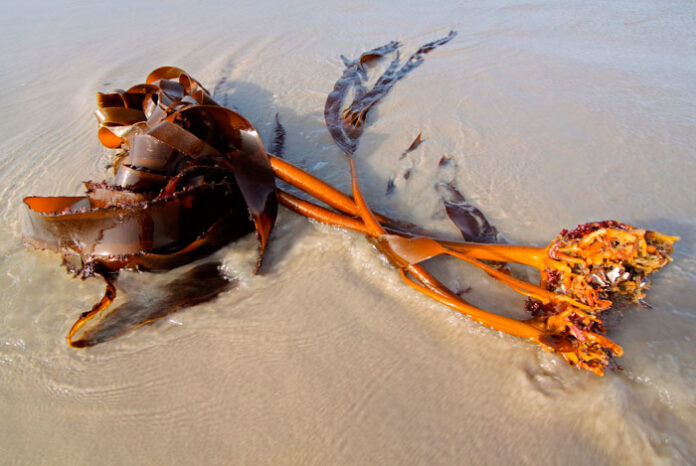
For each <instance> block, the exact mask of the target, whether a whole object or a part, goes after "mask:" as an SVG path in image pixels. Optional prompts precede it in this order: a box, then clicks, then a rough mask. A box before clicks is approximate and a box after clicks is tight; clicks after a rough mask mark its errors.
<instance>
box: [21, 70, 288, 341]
mask: <svg viewBox="0 0 696 466" xmlns="http://www.w3.org/2000/svg"><path fill="white" fill-rule="evenodd" d="M97 104H98V110H97V112H96V114H97V119H98V120H99V124H100V128H99V132H98V135H99V139H100V141H101V142H102V143H103V144H104V145H105V146H107V147H110V148H118V149H120V152H119V153H117V154H116V157H115V158H116V162H115V163H114V168H115V171H116V173H115V176H114V178H113V179H112V180H110V181H109V182H101V183H95V182H88V183H86V185H87V193H86V195H85V196H79V197H73V196H70V197H28V198H26V199H25V200H24V202H25V203H26V205H27V206H28V207H29V213H28V221H27V227H26V228H25V232H24V240H25V242H26V243H28V244H30V245H32V246H34V247H37V248H41V249H51V250H55V251H57V252H60V253H61V254H63V256H64V258H65V260H66V262H67V263H69V264H71V269H72V270H73V271H75V272H76V273H79V274H81V275H82V276H83V277H87V276H91V275H99V276H102V277H103V278H104V279H105V281H106V288H107V291H106V294H105V296H104V298H103V299H102V301H101V302H100V303H99V304H97V305H95V308H93V309H92V311H90V312H89V313H88V314H89V315H90V316H91V315H95V314H96V312H95V311H96V310H103V309H104V308H106V307H108V305H109V303H110V302H111V301H112V300H113V298H114V296H115V288H114V286H113V283H112V282H113V280H114V276H113V273H112V272H113V271H118V270H120V269H137V270H166V269H171V268H174V267H177V266H179V265H182V264H185V263H188V262H191V261H192V260H195V259H198V258H200V257H203V256H205V255H208V254H210V253H212V252H214V251H215V250H217V249H219V248H220V247H222V246H224V245H226V244H228V243H229V242H230V241H232V240H234V239H236V238H238V237H240V236H241V235H244V234H247V233H248V232H250V231H252V230H254V228H255V229H256V232H257V236H258V239H259V246H260V247H259V249H260V252H259V259H258V262H257V269H258V267H259V266H260V265H261V258H262V254H263V251H264V249H265V246H266V243H267V241H268V236H269V235H270V232H271V229H272V228H273V224H274V222H275V218H276V213H277V200H276V188H275V177H274V175H273V171H272V169H271V165H270V162H269V160H268V156H267V155H266V151H265V148H264V146H263V143H262V142H261V139H260V138H259V136H258V133H257V132H256V130H255V129H254V127H253V126H252V125H251V124H250V123H249V122H248V121H247V120H246V119H245V118H244V117H242V116H241V115H239V114H237V113H235V112H233V111H231V110H229V109H226V108H223V107H220V106H218V105H217V104H216V103H215V101H213V99H212V98H211V97H210V95H209V94H208V92H207V91H206V90H205V88H203V86H201V85H200V84H199V83H198V82H197V81H196V80H195V79H193V78H191V77H190V76H189V75H188V74H186V73H185V72H184V71H182V70H181V69H179V68H175V67H162V68H158V69H156V70H154V71H153V72H152V73H150V75H149V76H148V77H147V80H146V83H145V84H139V85H136V86H133V87H132V88H130V89H129V90H127V91H114V92H112V93H107V94H102V93H99V94H98V95H97ZM98 308H99V309H98ZM81 321H84V318H82V319H81ZM74 330H76V329H75V328H73V331H74ZM72 333H73V332H72V331H71V335H72ZM68 341H69V343H72V341H71V339H70V335H69V337H68Z"/></svg>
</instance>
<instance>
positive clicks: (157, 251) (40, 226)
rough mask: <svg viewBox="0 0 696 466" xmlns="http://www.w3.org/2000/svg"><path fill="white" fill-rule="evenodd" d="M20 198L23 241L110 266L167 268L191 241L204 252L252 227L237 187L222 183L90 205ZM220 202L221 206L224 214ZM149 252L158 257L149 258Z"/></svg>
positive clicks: (84, 200)
mask: <svg viewBox="0 0 696 466" xmlns="http://www.w3.org/2000/svg"><path fill="white" fill-rule="evenodd" d="M24 202H25V204H26V205H27V206H28V207H29V213H28V215H27V221H26V222H25V228H24V230H25V231H24V240H25V242H27V243H28V244H30V245H32V246H34V247H37V248H41V249H51V250H55V251H57V252H60V253H62V254H64V255H77V256H80V257H81V258H82V260H83V262H85V263H88V262H95V261H96V262H99V263H102V264H104V265H106V266H107V267H108V268H109V269H111V270H117V269H119V268H133V267H134V266H139V267H142V268H148V269H154V270H159V269H162V268H169V267H168V266H169V265H171V264H172V263H178V262H179V261H180V260H176V261H174V260H173V259H174V258H177V257H180V256H181V252H182V251H183V250H187V248H190V245H191V244H197V245H198V246H199V247H200V248H201V253H203V252H204V251H208V250H210V249H211V248H212V247H216V248H219V247H221V246H223V245H224V244H227V243H228V242H229V241H232V240H234V239H236V238H238V237H240V236H242V235H245V234H247V233H249V232H250V231H251V230H252V229H253V225H252V223H251V222H250V221H249V220H248V216H247V211H246V207H245V202H244V199H243V197H242V195H241V193H240V192H239V190H238V189H237V190H235V189H234V187H233V186H232V185H229V184H222V183H219V184H204V185H201V186H197V187H192V188H190V189H187V190H185V191H180V192H176V193H174V194H172V195H170V196H167V197H163V198H158V199H156V200H153V201H143V202H136V203H131V204H115V205H109V206H99V207H91V205H90V199H89V198H88V197H86V196H83V197H28V198H26V199H25V200H24ZM221 205H224V206H226V209H225V211H224V213H223V215H220V206H221ZM221 222H222V224H221ZM204 245H205V248H203V246H204ZM208 253H209V252H208ZM148 254H152V255H154V256H155V257H156V259H157V260H153V261H148V260H147V257H148ZM168 256H169V257H170V258H171V259H172V261H168V260H166V259H167V257H168ZM177 265H179V264H177ZM164 266H167V267H164Z"/></svg>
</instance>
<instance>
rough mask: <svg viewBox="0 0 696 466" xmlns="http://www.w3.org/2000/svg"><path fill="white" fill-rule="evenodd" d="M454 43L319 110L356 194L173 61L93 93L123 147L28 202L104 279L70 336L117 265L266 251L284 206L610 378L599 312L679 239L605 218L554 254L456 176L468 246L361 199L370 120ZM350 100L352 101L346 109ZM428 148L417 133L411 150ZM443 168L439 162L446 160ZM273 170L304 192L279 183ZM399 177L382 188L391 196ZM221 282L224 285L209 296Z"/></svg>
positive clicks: (424, 285) (110, 291) (76, 263)
mask: <svg viewBox="0 0 696 466" xmlns="http://www.w3.org/2000/svg"><path fill="white" fill-rule="evenodd" d="M455 36H456V34H455V33H454V32H450V34H448V35H447V36H445V37H443V38H441V39H438V40H435V41H433V42H430V43H428V44H425V45H423V46H422V47H420V48H419V49H418V50H417V51H416V52H415V53H414V54H412V55H411V56H410V57H409V58H408V59H407V60H406V61H405V62H403V63H402V62H401V59H400V55H399V52H398V50H399V48H400V47H401V44H399V43H397V42H390V43H388V44H386V45H384V46H381V47H377V48H375V49H373V50H370V51H368V52H365V53H363V54H362V55H361V56H360V57H359V58H357V59H355V60H351V59H348V58H345V57H344V59H343V61H344V64H345V70H344V72H343V74H342V76H341V77H340V79H339V80H338V81H337V82H336V84H335V86H334V88H333V90H332V91H331V93H330V94H329V95H328V98H327V100H326V104H325V107H324V117H325V122H326V126H327V129H328V130H329V133H330V134H331V136H332V138H333V139H334V141H335V143H336V145H337V146H338V147H339V148H340V149H341V150H342V151H343V153H344V154H345V155H346V159H347V162H348V168H349V172H350V176H351V180H352V189H351V191H352V192H351V195H347V194H344V193H342V192H340V191H339V190H337V189H336V188H334V187H332V186H331V185H329V184H327V183H325V182H323V181H321V180H319V179H317V178H316V177H314V176H312V175H311V174H309V173H307V172H305V171H303V170H301V169H299V168H297V167H295V166H293V165H292V164H290V163H288V162H287V161H285V160H283V159H282V153H281V152H282V150H283V147H284V136H285V130H284V129H283V128H282V125H280V121H279V119H278V117H277V116H276V131H275V135H276V138H275V141H274V142H273V144H272V147H273V149H274V150H275V151H276V152H277V153H276V154H269V153H267V152H266V150H265V148H264V146H263V143H262V142H261V140H260V138H259V136H258V133H257V132H256V130H255V129H254V128H253V126H252V125H251V124H250V123H249V122H248V121H247V120H246V119H245V118H244V117H242V116H241V115H239V114H237V113H235V112H233V111H231V110H228V109H226V108H223V107H221V106H219V105H218V104H217V103H215V101H214V100H213V99H212V97H211V96H210V94H209V93H208V92H207V91H206V90H205V88H204V87H203V86H202V85H201V84H200V83H198V81H196V80H195V79H193V78H192V77H191V76H190V75H188V74H187V73H185V72H184V71H182V70H180V69H179V68H176V67H163V68H158V69H156V70H155V71H153V72H152V73H151V74H150V75H149V76H148V78H147V79H146V82H145V83H144V84H139V85H136V86H133V87H131V88H130V89H129V90H127V91H115V92H112V93H108V94H101V93H100V94H98V99H97V101H98V110H97V118H98V120H99V132H98V135H99V139H100V140H101V142H102V143H103V144H104V145H105V146H107V147H110V148H113V149H116V150H117V152H116V154H115V156H114V162H113V165H114V169H115V175H114V178H113V179H112V180H110V181H102V182H88V183H87V184H86V187H87V192H86V194H85V195H84V196H79V197H51V198H46V197H28V198H26V199H25V203H26V204H27V206H28V207H29V227H28V229H27V231H26V232H25V241H26V242H27V243H29V244H31V245H33V246H35V247H40V248H48V249H53V250H56V251H58V252H60V253H62V254H63V256H64V257H65V259H66V262H68V263H70V264H73V265H72V266H71V267H72V270H73V271H77V272H79V273H80V274H81V275H82V276H83V277H86V276H91V275H100V276H102V277H103V278H104V279H105V280H106V285H107V290H106V293H105V296H104V298H103V299H102V300H101V301H100V302H99V303H97V304H96V305H95V306H94V307H93V309H92V310H91V311H89V312H87V313H85V314H83V315H82V316H81V317H80V319H79V320H78V322H76V323H75V325H74V326H73V329H72V330H71V331H70V332H69V334H68V341H69V343H70V344H71V345H75V346H85V345H86V343H85V340H84V339H83V340H80V339H79V338H77V339H76V333H77V332H78V331H79V330H80V329H81V328H82V327H83V326H84V325H85V324H86V323H87V322H88V321H89V320H90V319H92V318H93V317H95V316H96V315H98V314H103V313H104V311H105V310H106V309H107V308H108V306H109V305H110V304H111V302H112V301H113V299H114V297H115V295H116V288H115V281H116V273H117V271H118V270H120V269H138V270H161V269H168V268H173V267H177V266H178V265H181V264H183V263H186V262H190V261H191V260H193V259H196V258H198V257H202V256H204V255H207V254H210V253H211V252H213V251H214V250H216V249H218V248H219V247H221V246H223V245H225V244H227V243H229V242H230V241H232V240H234V239H236V238H237V237H239V236H241V235H243V234H245V233H247V232H249V231H251V230H253V229H255V230H256V232H257V234H258V238H259V244H260V251H261V253H263V250H264V248H265V245H266V243H267V241H268V237H269V235H270V232H271V229H272V227H273V224H274V222H275V217H276V210H277V203H278V202H279V203H280V204H282V205H284V206H286V207H288V208H289V209H291V210H293V211H295V212H297V213H299V214H301V215H303V216H306V217H309V218H313V219H315V220H318V221H320V222H325V223H328V224H331V225H337V226H341V227H344V228H348V229H351V230H355V231H358V232H360V233H363V234H365V235H366V236H367V237H368V239H369V240H370V241H371V242H372V243H373V244H374V245H375V246H376V247H377V248H378V249H379V250H380V251H381V252H382V253H383V254H384V255H385V256H386V257H387V258H388V259H389V261H390V262H391V264H392V265H393V266H394V267H395V268H396V269H397V270H398V271H399V273H400V275H401V276H402V278H403V280H404V281H405V282H406V283H407V284H408V285H409V286H411V287H412V288H414V289H416V290H418V291H419V292H421V293H423V294H425V295H427V296H429V297H431V298H433V299H435V300H436V301H438V302H440V303H442V304H444V305H446V306H448V307H450V308H452V309H455V310H456V311H458V312H461V313H463V314H465V315H467V316H470V317H471V318H472V319H474V320H475V321H477V322H479V323H481V324H482V325H485V326H487V327H491V328H494V329H496V330H500V331H502V332H505V333H508V334H511V335H514V336H518V337H521V338H525V339H527V340H530V341H532V342H535V343H537V344H539V345H540V346H542V347H543V348H545V349H547V350H550V351H555V352H557V353H559V354H560V355H561V356H562V357H563V358H564V359H565V360H566V361H568V362H569V363H570V364H572V365H576V366H578V367H580V368H583V369H586V370H589V371H591V372H593V373H595V374H598V375H601V374H603V373H604V370H605V369H606V368H607V367H610V366H611V365H612V357H613V356H621V354H622V352H623V350H622V349H621V347H620V346H618V345H617V344H616V343H614V342H612V341H611V340H609V339H608V338H607V337H606V336H605V332H606V329H605V327H604V323H603V321H602V316H603V314H604V312H606V311H607V310H608V309H609V308H610V307H611V306H612V304H613V303H614V301H615V300H616V299H617V298H624V299H626V300H628V301H630V302H633V303H642V302H643V301H642V300H643V298H644V297H645V292H646V290H647V289H648V287H649V277H650V275H651V274H653V273H654V272H656V271H657V270H659V269H661V268H662V267H664V266H665V265H666V264H668V263H669V262H670V261H671V258H670V254H671V252H672V248H673V243H674V242H675V241H677V240H678V238H677V237H674V236H666V235H663V234H661V233H657V232H654V231H646V230H642V229H639V228H634V227H632V226H630V225H627V224H624V223H620V222H617V221H603V222H593V223H587V224H584V225H580V226H578V227H577V228H575V229H574V230H572V231H567V230H563V231H562V232H561V233H560V234H559V236H558V237H556V238H555V239H554V240H553V241H551V243H550V244H549V245H548V246H547V247H545V248H533V247H526V246H517V245H511V244H506V243H505V242H504V240H503V239H502V236H500V234H499V233H498V231H497V229H496V228H495V227H494V226H493V225H492V224H491V223H490V222H489V221H488V219H487V218H486V216H485V215H484V214H483V213H482V212H481V210H479V209H478V208H476V207H474V206H473V205H471V204H470V203H468V202H467V201H466V199H465V198H464V196H463V195H462V194H461V192H460V191H459V189H458V188H457V187H456V186H455V184H454V183H444V184H443V183H438V184H437V189H438V190H439V191H440V192H441V194H442V196H443V207H444V208H445V211H446V212H447V214H448V215H449V217H450V219H452V221H453V222H454V223H455V224H456V225H457V226H458V227H459V229H460V231H461V232H462V235H463V236H464V241H444V240H440V239H438V238H436V237H434V236H432V235H428V234H424V233H423V230H421V229H420V228H417V227H415V226H413V225H409V224H405V223H403V222H399V221H397V220H394V219H390V218H388V217H386V216H384V215H382V214H379V213H377V212H374V211H373V210H372V209H371V208H370V207H369V205H368V202H367V200H366V199H365V198H364V197H363V195H362V192H361V189H360V182H359V179H358V176H357V169H356V165H357V159H356V152H357V148H358V143H359V139H360V136H361V135H362V133H363V131H364V129H365V126H366V122H367V115H368V113H369V112H370V110H371V109H372V108H374V107H375V106H376V105H377V104H378V103H379V101H380V100H381V99H382V98H384V97H385V96H386V95H387V93H388V92H389V91H390V90H391V89H392V88H393V86H394V84H396V82H398V81H399V80H400V79H403V78H404V77H405V76H406V75H407V74H409V73H410V72H411V71H413V70H414V69H415V68H416V67H418V66H419V65H420V64H421V63H422V62H423V61H424V56H425V55H426V54H428V53H429V52H431V51H433V50H435V49H436V48H438V47H440V46H442V45H445V44H447V43H448V42H450V41H451V40H452V39H453V38H454V37H455ZM389 57H391V58H390V59H391V61H390V62H389V65H388V66H387V67H386V71H385V72H384V73H383V74H382V75H381V76H380V77H379V78H378V79H377V80H376V82H375V84H374V85H373V86H372V87H371V88H369V87H368V85H367V82H368V79H367V78H368V73H367V71H368V69H369V68H370V67H371V66H373V64H374V63H375V62H377V61H379V60H382V59H386V58H389ZM348 95H352V96H353V100H352V102H345V100H346V98H347V96H348ZM421 141H422V139H421V135H418V137H417V138H416V139H415V140H414V142H413V143H412V144H411V146H410V147H409V148H408V149H407V150H406V151H405V152H404V153H403V154H402V158H403V157H406V156H407V154H408V153H409V152H410V151H412V150H414V149H415V148H416V147H418V145H419V144H420V143H421ZM449 161H450V159H449V158H445V157H443V159H442V160H441V161H440V165H445V164H447V163H448V162H449ZM276 178H278V179H280V180H282V181H284V182H286V183H289V184H290V185H292V186H294V187H296V188H298V189H300V190H301V191H303V192H304V193H306V194H307V195H308V196H309V197H310V199H309V200H307V199H301V198H299V197H297V196H294V195H291V194H289V193H287V192H285V191H284V190H282V189H279V188H278V187H277V186H276V183H275V179H276ZM404 178H407V176H406V175H404ZM391 181H392V185H391V188H390V186H389V185H388V187H387V191H386V193H387V195H389V194H391V193H392V192H393V190H394V189H393V188H394V186H393V180H391ZM318 202H322V203H324V204H326V205H328V208H327V207H323V206H321V205H319V204H318ZM439 255H447V256H451V257H455V258H457V259H460V260H463V261H465V262H467V263H469V264H472V265H474V266H476V267H478V268H479V269H481V270H482V271H484V272H485V273H487V274H489V275H490V276H492V277H494V278H495V279H496V280H499V281H501V282H502V283H505V284H506V285H508V286H509V287H511V288H512V289H514V290H515V291H517V292H519V293H521V294H522V295H524V296H526V298H527V301H526V308H527V310H528V311H529V312H530V314H531V316H530V318H529V319H526V320H515V319H512V318H508V317H504V316H501V315H498V314H495V313H491V312H488V311H485V310H482V309H479V308H478V307H476V306H474V305H472V304H470V303H468V302H466V301H465V300H463V299H462V298H461V297H460V296H459V294H457V293H455V292H454V291H452V290H450V289H449V288H447V287H446V286H445V285H443V284H442V283H441V282H440V281H439V280H438V279H437V278H435V277H434V276H433V275H432V274H431V273H430V272H428V271H427V270H426V268H425V267H424V264H423V263H424V262H426V261H427V260H428V259H430V258H432V257H435V256H439ZM259 257H261V256H259ZM507 263H517V264H522V265H526V266H529V267H534V268H536V269H538V270H539V271H540V274H541V281H540V283H539V284H534V283H529V282H527V281H524V280H520V279H518V278H515V277H514V276H512V275H511V274H510V273H509V271H508V270H507V269H506V267H505V264H507ZM259 265H260V258H259ZM257 269H258V267H257ZM198 276H200V275H198ZM222 289H224V287H220V286H218V287H216V291H214V292H209V293H208V294H210V295H211V296H212V295H214V294H216V293H217V292H219V290H222ZM188 296H189V295H187V297H188ZM192 301H195V300H192ZM175 307H176V306H175Z"/></svg>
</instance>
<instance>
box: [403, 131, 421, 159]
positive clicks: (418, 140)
mask: <svg viewBox="0 0 696 466" xmlns="http://www.w3.org/2000/svg"><path fill="white" fill-rule="evenodd" d="M422 142H423V140H422V139H421V133H418V136H416V139H414V140H413V142H412V143H411V145H410V146H408V149H406V150H405V151H403V152H402V153H401V157H399V159H404V158H406V156H407V155H408V153H409V152H413V151H414V150H416V149H417V148H418V146H420V145H421V143H422Z"/></svg>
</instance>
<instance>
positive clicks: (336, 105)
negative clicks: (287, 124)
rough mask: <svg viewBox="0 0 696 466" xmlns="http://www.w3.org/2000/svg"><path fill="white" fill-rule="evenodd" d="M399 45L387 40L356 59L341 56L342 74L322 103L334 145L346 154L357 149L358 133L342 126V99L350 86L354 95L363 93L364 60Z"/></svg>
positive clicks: (375, 56)
mask: <svg viewBox="0 0 696 466" xmlns="http://www.w3.org/2000/svg"><path fill="white" fill-rule="evenodd" d="M400 46H401V44H399V43H398V42H394V41H392V42H389V43H388V44H385V45H383V46H381V47H377V48H375V49H372V50H370V51H369V52H365V53H363V54H362V55H361V56H360V59H359V60H356V61H350V60H348V59H347V58H345V57H341V58H342V59H343V63H344V64H345V66H346V69H345V70H343V75H342V76H341V77H340V78H339V80H338V81H336V84H334V88H333V90H332V91H331V92H330V93H329V95H328V97H327V98H326V104H325V105H324V121H325V122H326V127H327V128H328V130H329V133H330V134H331V137H332V138H333V140H334V142H335V143H336V145H337V146H338V147H339V148H340V149H341V150H343V151H344V152H346V153H347V154H353V153H354V152H355V150H356V149H357V147H358V144H357V137H359V135H358V136H357V137H355V136H354V135H351V134H348V133H347V131H346V128H344V126H343V122H342V118H341V106H342V105H343V100H344V99H345V96H346V94H347V93H348V91H349V90H350V89H351V88H355V91H356V96H359V97H361V98H362V96H363V95H364V94H365V90H364V86H362V81H363V80H366V79H367V76H366V74H365V71H364V69H363V64H364V63H365V62H367V61H369V60H371V59H375V58H381V57H383V56H385V55H387V54H389V53H392V52H394V51H395V50H396V49H398V48H399V47H400Z"/></svg>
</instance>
